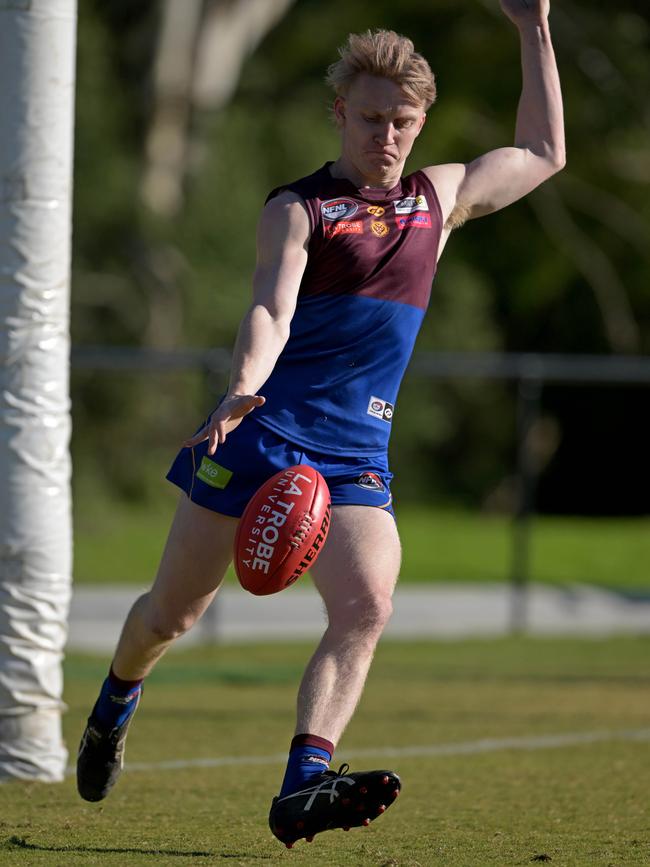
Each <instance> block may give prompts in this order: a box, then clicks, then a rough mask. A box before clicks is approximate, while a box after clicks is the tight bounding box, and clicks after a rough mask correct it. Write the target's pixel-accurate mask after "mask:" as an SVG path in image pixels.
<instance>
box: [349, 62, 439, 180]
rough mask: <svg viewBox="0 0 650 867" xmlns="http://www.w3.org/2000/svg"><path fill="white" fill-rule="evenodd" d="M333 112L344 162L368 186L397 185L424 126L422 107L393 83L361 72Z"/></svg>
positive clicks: (424, 116)
mask: <svg viewBox="0 0 650 867" xmlns="http://www.w3.org/2000/svg"><path fill="white" fill-rule="evenodd" d="M334 113H335V116H336V120H337V123H338V126H339V128H340V130H341V133H342V153H341V158H342V161H343V163H345V164H346V165H349V166H350V167H352V168H354V170H355V171H356V172H357V173H358V174H360V175H361V177H362V178H364V179H365V180H366V181H367V182H368V183H371V184H372V182H375V183H381V184H382V185H384V184H385V183H386V182H390V181H395V182H397V179H398V178H399V177H400V175H401V174H402V169H403V167H404V162H405V161H406V158H407V157H408V155H409V153H410V152H411V148H412V147H413V143H414V142H415V139H416V138H417V137H418V135H419V133H420V130H421V129H422V126H423V124H424V121H425V118H426V115H425V113H424V106H422V105H414V104H413V103H411V102H408V101H407V99H406V95H405V94H404V92H403V91H402V89H401V88H400V87H399V85H398V84H395V82H394V81H389V80H388V79H386V78H376V77H375V76H373V75H367V74H366V73H362V74H361V75H359V76H358V77H357V78H356V79H355V80H354V82H353V83H352V85H351V86H350V89H349V91H348V94H347V96H346V97H345V98H343V97H338V98H337V99H336V101H335V103H334Z"/></svg>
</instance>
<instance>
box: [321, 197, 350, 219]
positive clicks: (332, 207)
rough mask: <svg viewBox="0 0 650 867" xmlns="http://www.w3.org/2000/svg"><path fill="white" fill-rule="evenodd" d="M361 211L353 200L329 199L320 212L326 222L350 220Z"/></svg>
mask: <svg viewBox="0 0 650 867" xmlns="http://www.w3.org/2000/svg"><path fill="white" fill-rule="evenodd" d="M358 210H359V206H358V205H357V203H356V202H353V201H352V199H329V200H328V201H327V202H323V204H322V205H321V206H320V212H321V214H322V215H323V217H324V218H325V219H326V220H331V221H332V222H333V221H334V220H349V219H350V217H353V216H354V215H355V214H356V212H357V211H358Z"/></svg>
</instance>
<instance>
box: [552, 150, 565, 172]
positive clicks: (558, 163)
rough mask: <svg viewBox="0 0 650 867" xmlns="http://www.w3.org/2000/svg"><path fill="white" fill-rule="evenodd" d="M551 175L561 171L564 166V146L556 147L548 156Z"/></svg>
mask: <svg viewBox="0 0 650 867" xmlns="http://www.w3.org/2000/svg"><path fill="white" fill-rule="evenodd" d="M549 166H550V170H551V175H556V174H557V173H558V172H561V171H562V169H563V168H564V167H565V166H566V150H565V149H564V147H561V148H556V149H555V150H554V151H553V152H552V153H551V154H550V156H549Z"/></svg>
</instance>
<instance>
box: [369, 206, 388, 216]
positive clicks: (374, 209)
mask: <svg viewBox="0 0 650 867" xmlns="http://www.w3.org/2000/svg"><path fill="white" fill-rule="evenodd" d="M368 213H369V214H372V216H373V217H383V216H384V214H385V213H386V208H380V207H379V205H370V207H369V208H368Z"/></svg>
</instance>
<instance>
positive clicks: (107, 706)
mask: <svg viewBox="0 0 650 867" xmlns="http://www.w3.org/2000/svg"><path fill="white" fill-rule="evenodd" d="M141 692H142V680H122V679H121V678H119V677H117V675H115V674H114V673H113V669H112V667H111V670H110V672H109V674H108V677H107V678H106V680H105V681H104V683H103V684H102V688H101V691H100V693H99V698H98V699H97V701H96V703H95V707H94V708H93V712H92V715H93V717H94V718H95V719H96V720H97V722H98V723H99V724H100V725H101V726H102V728H106V729H112V728H115V726H121V725H123V724H124V723H125V722H126V721H127V720H128V719H129V717H130V716H131V715H132V714H133V712H134V711H135V709H136V707H137V706H138V699H139V697H140V693H141Z"/></svg>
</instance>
